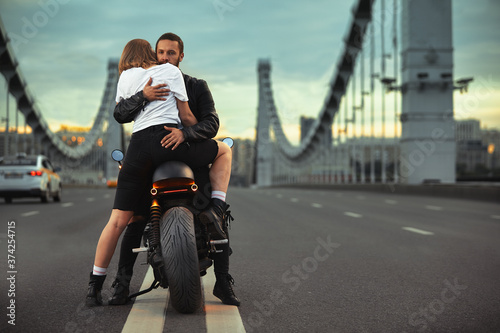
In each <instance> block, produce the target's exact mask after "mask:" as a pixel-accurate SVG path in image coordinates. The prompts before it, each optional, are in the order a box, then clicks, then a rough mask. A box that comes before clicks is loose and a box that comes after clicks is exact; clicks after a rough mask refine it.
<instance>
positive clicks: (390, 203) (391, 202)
mask: <svg viewBox="0 0 500 333" xmlns="http://www.w3.org/2000/svg"><path fill="white" fill-rule="evenodd" d="M385 203H386V204H389V205H395V204H397V203H398V202H397V201H396V200H390V199H387V200H385Z"/></svg>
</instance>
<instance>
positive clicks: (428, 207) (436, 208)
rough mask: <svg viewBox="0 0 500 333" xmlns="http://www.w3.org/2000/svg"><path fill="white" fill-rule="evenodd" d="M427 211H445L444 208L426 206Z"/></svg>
mask: <svg viewBox="0 0 500 333" xmlns="http://www.w3.org/2000/svg"><path fill="white" fill-rule="evenodd" d="M425 209H428V210H436V211H438V210H443V207H439V206H431V205H427V206H425Z"/></svg>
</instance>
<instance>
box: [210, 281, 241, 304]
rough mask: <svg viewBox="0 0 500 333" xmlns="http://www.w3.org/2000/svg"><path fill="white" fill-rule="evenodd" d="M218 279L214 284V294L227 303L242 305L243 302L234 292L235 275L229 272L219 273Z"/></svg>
mask: <svg viewBox="0 0 500 333" xmlns="http://www.w3.org/2000/svg"><path fill="white" fill-rule="evenodd" d="M216 277H217V280H216V282H215V286H214V292H213V293H214V296H215V297H217V298H218V299H220V300H221V301H222V303H224V304H227V305H236V306H240V304H241V302H240V300H239V299H238V297H236V295H235V294H234V290H233V285H234V280H233V277H232V276H231V275H229V274H217V275H216Z"/></svg>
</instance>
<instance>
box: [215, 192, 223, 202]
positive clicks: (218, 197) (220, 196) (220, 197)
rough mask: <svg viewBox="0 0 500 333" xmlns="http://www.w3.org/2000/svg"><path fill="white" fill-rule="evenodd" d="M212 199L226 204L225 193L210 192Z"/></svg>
mask: <svg viewBox="0 0 500 333" xmlns="http://www.w3.org/2000/svg"><path fill="white" fill-rule="evenodd" d="M214 198H216V199H219V200H222V201H224V202H226V192H222V191H212V199H214Z"/></svg>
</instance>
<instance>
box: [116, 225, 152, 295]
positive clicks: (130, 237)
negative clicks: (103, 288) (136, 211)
mask: <svg viewBox="0 0 500 333" xmlns="http://www.w3.org/2000/svg"><path fill="white" fill-rule="evenodd" d="M146 223H147V218H146V217H143V216H134V217H132V219H131V222H130V223H129V225H128V226H127V229H126V230H125V234H124V235H123V238H122V243H121V247H120V259H119V261H118V272H117V273H116V278H115V281H114V282H113V287H114V288H115V291H114V292H113V296H112V297H111V299H110V300H109V305H123V304H126V303H127V302H128V295H129V286H130V280H131V279H132V274H133V273H134V264H135V261H136V259H137V255H138V253H133V252H132V249H134V248H138V247H140V246H141V240H142V235H143V233H144V228H145V227H146Z"/></svg>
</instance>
